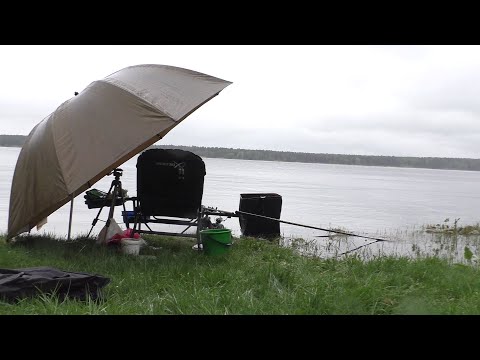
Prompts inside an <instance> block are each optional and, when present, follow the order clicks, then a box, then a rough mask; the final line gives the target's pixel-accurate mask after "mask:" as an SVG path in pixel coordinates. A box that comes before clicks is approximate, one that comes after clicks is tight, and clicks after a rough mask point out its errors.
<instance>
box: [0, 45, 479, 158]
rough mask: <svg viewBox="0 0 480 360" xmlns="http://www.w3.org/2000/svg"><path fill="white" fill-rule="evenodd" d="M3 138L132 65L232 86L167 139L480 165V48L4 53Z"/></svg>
mask: <svg viewBox="0 0 480 360" xmlns="http://www.w3.org/2000/svg"><path fill="white" fill-rule="evenodd" d="M0 64H1V66H0V79H1V80H0V81H1V86H0V134H22V135H27V134H28V133H29V132H30V130H31V129H32V128H33V127H34V126H35V125H36V124H37V123H38V122H40V121H41V120H43V119H44V118H45V117H46V116H48V115H49V114H50V113H51V112H53V111H54V110H55V109H56V108H57V107H58V106H59V105H60V104H61V103H63V102H64V101H65V100H67V99H69V98H71V97H73V96H74V92H75V91H78V92H80V91H82V90H83V89H84V88H85V87H87V86H88V85H89V84H90V83H91V82H93V81H95V80H99V79H102V78H104V77H106V76H108V75H109V74H111V73H113V72H115V71H117V70H120V69H122V68H124V67H127V66H131V65H137V64H164V65H172V66H178V67H183V68H188V69H191V70H195V71H199V72H203V73H206V74H209V75H212V76H215V77H219V78H222V79H224V80H228V81H232V82H233V84H232V85H230V86H228V87H227V88H226V89H225V90H223V91H222V92H221V93H220V95H219V96H217V97H215V98H214V99H212V100H211V101H210V102H208V103H206V104H205V105H204V106H202V107H201V108H200V109H198V110H197V111H195V112H194V113H193V114H192V115H190V116H189V117H188V118H187V119H186V120H185V121H183V122H182V123H181V124H179V125H178V126H177V127H175V128H174V129H173V130H172V131H171V132H170V133H168V134H167V135H166V136H165V137H164V138H163V140H162V141H161V143H163V144H174V145H197V146H217V147H233V148H245V149H271V150H284V151H301V152H314V153H335V154H362V155H393V156H435V157H466V158H480V144H479V142H480V46H362V45H356V46H320V45H311V46H300V45H293V46H287V45H278V46H271V45H254V46H246V45H245V46H244V45H242V46H240V45H233V46H224V45H221V46H220V45H215V46H210V45H209V46H204V45H196V46H187V45H175V46H173V45H168V46H166V45H155V46H139V45H136V46H103V45H95V46H79V45H75V46H23V45H21V46H20V45H18V46H4V45H2V46H0Z"/></svg>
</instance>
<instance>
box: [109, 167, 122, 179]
mask: <svg viewBox="0 0 480 360" xmlns="http://www.w3.org/2000/svg"><path fill="white" fill-rule="evenodd" d="M108 175H113V176H115V177H116V178H119V177H120V176H122V175H123V170H122V169H120V168H116V169H113V170H112V172H111V173H109V174H108Z"/></svg>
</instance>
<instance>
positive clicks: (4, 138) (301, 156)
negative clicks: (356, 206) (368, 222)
mask: <svg viewBox="0 0 480 360" xmlns="http://www.w3.org/2000/svg"><path fill="white" fill-rule="evenodd" d="M25 139H26V136H24V135H0V146H16V147H21V146H22V145H23V143H24V142H25ZM152 148H162V149H182V150H187V151H191V152H193V153H195V154H197V155H198V156H201V157H207V158H224V159H241V160H267V161H287V162H303V163H322V164H344V165H363V166H392V167H409V168H427V169H448V170H471V171H480V159H460V158H437V157H404V156H377V155H343V154H314V153H303V152H290V151H273V150H247V149H232V148H223V147H203V146H181V145H154V146H152Z"/></svg>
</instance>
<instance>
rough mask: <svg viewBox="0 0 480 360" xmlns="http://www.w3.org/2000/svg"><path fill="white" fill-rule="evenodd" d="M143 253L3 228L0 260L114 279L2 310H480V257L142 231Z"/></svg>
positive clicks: (3, 305)
mask: <svg viewBox="0 0 480 360" xmlns="http://www.w3.org/2000/svg"><path fill="white" fill-rule="evenodd" d="M145 239H146V240H147V242H148V244H149V246H148V247H145V248H143V249H142V252H141V255H146V256H138V257H137V256H129V255H124V254H122V253H120V252H118V251H116V250H115V249H112V248H106V247H100V246H96V245H95V244H94V241H93V240H92V239H85V238H81V237H80V238H77V239H75V241H71V242H66V241H58V239H55V238H51V237H46V236H43V237H42V236H24V237H22V238H21V240H20V241H17V242H16V243H13V244H12V243H9V244H7V243H6V242H5V237H4V236H3V237H0V267H1V268H9V269H14V268H25V267H34V266H49V267H55V268H58V269H61V270H66V271H81V272H88V273H96V274H100V275H103V276H106V277H109V278H110V279H111V283H110V284H108V285H107V286H106V287H105V288H104V300H103V301H101V302H93V301H86V302H81V301H75V300H65V301H60V300H58V299H57V298H55V297H52V296H44V297H36V298H34V299H26V300H21V301H20V302H19V303H17V304H10V303H6V302H1V301H0V314H11V315H13V314H26V315H30V314H59V315H60V314H112V315H113V314H159V315H163V314H166V315H167V314H306V315H314V314H315V315H316V314H318V315H324V314H325V315H327V314H328V315H333V314H354V315H356V314H358V315H364V314H378V315H384V314H480V276H479V270H478V267H476V266H473V265H472V266H470V265H460V264H453V265H451V264H448V263H447V262H446V261H444V260H441V259H438V258H434V257H430V258H424V259H409V258H394V257H379V258H375V259H373V260H370V261H368V262H365V261H362V260H361V259H360V258H359V257H358V256H356V255H355V254H352V255H351V256H348V257H346V258H341V259H327V260H325V259H320V258H314V257H305V256H301V255H298V254H297V253H296V252H295V250H293V249H290V248H285V247H281V246H278V245H276V244H273V243H270V242H267V241H264V240H257V239H252V238H242V239H234V243H233V246H232V248H231V250H230V252H229V253H227V254H224V255H220V256H207V255H205V254H203V253H201V252H200V253H199V252H197V251H194V250H192V245H193V244H194V241H192V240H189V239H176V238H159V237H148V236H146V237H145Z"/></svg>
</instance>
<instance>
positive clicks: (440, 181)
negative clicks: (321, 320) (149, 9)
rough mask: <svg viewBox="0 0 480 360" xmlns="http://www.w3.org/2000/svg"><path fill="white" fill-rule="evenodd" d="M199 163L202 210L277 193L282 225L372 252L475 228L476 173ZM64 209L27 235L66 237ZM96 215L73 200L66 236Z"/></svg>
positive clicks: (129, 171) (13, 153) (325, 246)
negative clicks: (440, 231)
mask: <svg viewBox="0 0 480 360" xmlns="http://www.w3.org/2000/svg"><path fill="white" fill-rule="evenodd" d="M19 152H20V149H19V148H6V147H0V232H6V231H7V222H8V205H9V198H10V188H11V182H12V177H13V172H14V168H15V164H16V161H17V157H18V154H19ZM136 161H137V156H135V157H134V158H132V159H131V160H129V161H127V162H126V163H125V164H123V165H122V166H121V167H122V169H123V170H124V172H123V176H122V178H121V180H122V183H123V187H124V188H125V189H127V190H128V195H129V196H135V195H136V191H137V190H136V167H135V165H136ZM204 161H205V165H206V170H207V175H206V176H205V185H204V195H203V205H206V206H213V207H217V208H218V209H221V210H226V211H235V210H238V206H239V201H240V194H241V193H255V192H269V193H278V194H280V195H281V196H282V200H283V205H282V215H281V219H282V220H285V221H289V222H295V223H301V224H306V225H311V226H316V227H322V228H335V229H343V230H344V231H349V232H353V233H357V234H362V235H370V236H380V235H382V236H384V237H386V238H389V239H393V240H395V242H394V243H388V244H387V243H377V244H376V245H375V247H373V246H370V247H368V251H370V252H371V253H372V254H376V253H378V252H381V251H383V252H385V251H387V252H388V251H396V252H398V251H400V252H402V253H409V252H413V253H418V251H419V249H420V250H421V251H425V252H432V251H433V252H438V251H437V250H436V249H437V248H438V246H440V245H438V244H437V243H438V242H439V241H440V240H439V237H438V235H429V234H424V233H423V235H422V236H420V237H419V236H418V234H416V235H414V233H415V232H416V231H420V230H421V229H422V227H423V226H424V225H426V224H436V223H443V221H444V220H445V219H446V218H450V224H453V221H454V219H455V218H460V220H459V223H458V224H459V225H462V224H463V225H473V224H477V223H478V222H479V219H480V193H479V192H478V191H477V190H478V185H479V184H480V172H469V171H454V170H432V169H410V168H387V167H368V166H350V165H330V164H305V163H287V162H271V161H254V160H232V159H213V158H204ZM112 179H113V178H112V177H111V176H107V177H105V178H104V179H102V180H100V181H99V182H97V183H96V184H95V185H94V186H93V187H94V188H97V189H100V190H103V191H107V190H108V188H109V187H110V184H111V181H112ZM130 204H131V203H129V205H130ZM69 207H70V205H69V204H67V205H65V206H63V207H62V208H60V209H59V210H57V211H56V212H55V213H53V214H52V215H50V216H49V217H48V223H47V224H46V225H45V226H44V227H43V228H42V229H41V230H40V231H39V232H37V230H35V229H34V230H32V233H33V234H35V233H43V232H48V233H55V234H57V235H59V236H66V234H67V231H68V216H69ZM97 212H98V209H88V208H87V205H86V204H85V203H84V199H83V194H82V195H80V196H78V197H77V198H75V201H74V215H73V227H72V232H73V234H74V235H78V234H85V233H87V232H88V231H89V230H90V227H91V223H92V220H93V219H94V218H95V216H96V214H97ZM107 212H108V211H107V209H106V208H105V209H104V210H103V212H102V215H103V216H100V219H104V220H105V218H106V215H107ZM120 213H121V207H116V209H115V219H116V220H117V222H118V223H119V224H121V216H120ZM121 225H123V224H121ZM224 225H225V226H226V227H227V228H230V229H232V232H233V234H234V235H237V236H239V235H240V228H239V224H238V219H237V218H233V219H227V220H226V221H225V222H224ZM102 226H103V223H101V222H99V223H97V225H96V227H95V228H94V231H93V232H94V233H98V231H100V229H101V227H102ZM281 232H282V234H283V236H284V237H286V238H287V239H288V238H291V237H302V238H303V239H305V240H307V242H308V244H309V245H310V246H312V247H313V248H314V249H315V251H316V252H317V253H319V254H321V253H331V252H332V251H335V252H337V253H338V252H339V251H343V250H345V249H351V248H354V247H356V246H361V245H362V244H365V243H366V241H365V240H363V239H358V238H348V239H339V240H337V241H336V243H335V244H334V243H332V241H331V239H328V238H327V239H325V238H316V237H315V236H317V235H326V233H325V232H322V231H317V230H312V229H307V228H302V227H298V226H292V225H286V224H281ZM445 241H447V242H448V241H450V240H448V239H447V240H445ZM456 241H457V242H458V239H457V240H456ZM460 241H461V246H464V245H465V244H467V245H468V246H470V247H472V248H473V249H474V250H476V241H474V240H472V239H471V238H470V239H463V240H462V239H461V240H460ZM440 242H441V241H440ZM436 244H437V245H438V246H437V245H436ZM457 245H458V244H457ZM442 246H443V245H442ZM443 247H445V246H443ZM442 251H443V248H442ZM458 251H460V252H462V251H463V248H461V249H460V247H459V250H458Z"/></svg>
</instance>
